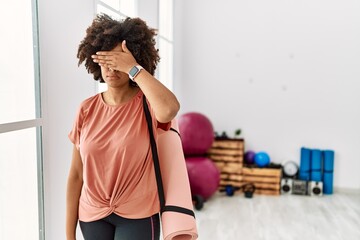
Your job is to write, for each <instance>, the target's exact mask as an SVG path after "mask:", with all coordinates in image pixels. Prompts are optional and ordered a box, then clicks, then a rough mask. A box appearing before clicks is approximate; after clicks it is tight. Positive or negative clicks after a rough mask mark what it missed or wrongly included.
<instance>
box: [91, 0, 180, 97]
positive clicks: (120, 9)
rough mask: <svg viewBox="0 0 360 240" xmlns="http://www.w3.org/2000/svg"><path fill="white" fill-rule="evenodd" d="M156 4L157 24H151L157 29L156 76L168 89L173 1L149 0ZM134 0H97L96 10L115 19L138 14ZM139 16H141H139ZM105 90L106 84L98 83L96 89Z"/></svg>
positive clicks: (169, 81) (171, 58)
mask: <svg viewBox="0 0 360 240" xmlns="http://www.w3.org/2000/svg"><path fill="white" fill-rule="evenodd" d="M151 1H152V2H154V4H157V5H158V13H155V12H154V13H153V14H147V15H148V16H151V15H154V18H155V19H157V20H158V26H151V27H152V28H157V29H158V38H157V44H158V48H159V54H160V58H161V60H160V62H159V65H158V67H157V70H156V73H155V75H156V77H157V78H158V79H159V80H160V81H161V82H162V83H163V84H164V85H165V86H167V87H168V88H169V89H171V90H172V88H173V4H172V3H173V1H172V0H151ZM139 2H141V1H136V0H97V1H96V12H97V13H106V14H108V15H109V16H112V17H114V18H116V19H123V18H125V17H127V16H129V17H136V16H138V3H139ZM140 17H141V16H140ZM105 90H106V84H104V83H99V84H98V91H99V92H103V91H105Z"/></svg>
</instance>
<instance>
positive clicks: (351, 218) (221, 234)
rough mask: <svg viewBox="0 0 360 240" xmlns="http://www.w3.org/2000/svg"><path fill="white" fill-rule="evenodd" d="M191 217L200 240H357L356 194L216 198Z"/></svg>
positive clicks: (359, 196) (359, 207) (359, 198)
mask: <svg viewBox="0 0 360 240" xmlns="http://www.w3.org/2000/svg"><path fill="white" fill-rule="evenodd" d="M196 218H197V226H198V231H199V240H243V239H244V240H282V239H284V240H285V239H286V240H297V239H299V240H360V191H352V192H349V191H347V192H344V191H342V192H339V191H338V192H336V193H335V194H333V195H325V196H322V197H309V196H296V195H283V196H264V195H256V196H254V198H252V199H248V198H245V197H244V196H243V195H242V194H241V195H236V196H233V197H227V196H224V195H221V194H216V195H215V196H213V197H212V198H210V199H209V200H208V201H207V202H206V203H205V205H204V208H203V209H202V210H200V211H196Z"/></svg>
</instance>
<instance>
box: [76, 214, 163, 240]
mask: <svg viewBox="0 0 360 240" xmlns="http://www.w3.org/2000/svg"><path fill="white" fill-rule="evenodd" d="M79 222H80V228H81V232H82V234H83V236H84V239H85V240H159V238H160V221H159V214H155V215H153V216H151V217H148V218H142V219H127V218H123V217H120V216H118V215H116V214H114V213H112V214H111V215H109V216H107V217H105V218H103V219H100V220H97V221H93V222H82V221H79Z"/></svg>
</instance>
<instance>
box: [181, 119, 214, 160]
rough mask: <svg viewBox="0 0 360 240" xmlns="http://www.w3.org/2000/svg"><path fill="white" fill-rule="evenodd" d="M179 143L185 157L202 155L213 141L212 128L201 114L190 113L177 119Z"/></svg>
mask: <svg viewBox="0 0 360 240" xmlns="http://www.w3.org/2000/svg"><path fill="white" fill-rule="evenodd" d="M178 123H179V130H180V135H181V142H182V145H183V150H184V154H185V155H202V154H204V153H206V152H207V150H208V149H209V148H210V147H211V145H212V143H213V141H214V128H213V126H212V124H211V122H210V120H209V119H208V118H207V117H206V116H205V115H203V114H201V113H197V112H191V113H186V114H183V115H181V116H180V117H179V119H178Z"/></svg>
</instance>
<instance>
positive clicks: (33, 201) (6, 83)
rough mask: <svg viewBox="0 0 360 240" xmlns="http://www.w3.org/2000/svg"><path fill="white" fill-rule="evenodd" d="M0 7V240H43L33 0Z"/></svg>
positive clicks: (36, 52) (39, 128)
mask: <svg viewBox="0 0 360 240" xmlns="http://www.w3.org/2000/svg"><path fill="white" fill-rule="evenodd" d="M1 10H2V11H1V14H0V27H1V29H2V31H3V33H6V34H4V36H2V37H1V38H0V45H1V46H3V48H2V54H3V55H4V56H6V57H3V58H1V59H0V72H1V80H0V81H1V88H0V111H1V114H0V191H1V194H0V239H29V240H35V239H44V229H43V228H44V212H43V210H44V206H43V178H42V154H41V153H42V150H41V129H42V118H41V108H40V77H39V65H38V64H39V60H38V56H39V52H38V32H37V24H38V23H37V1H36V0H32V1H27V0H13V1H7V2H6V3H4V4H2V9H1ZM14 13H16V21H11V24H9V19H12V18H14V16H13V15H14ZM19 59H20V60H21V61H19ZM19 219H21V221H19ZM15 223H16V224H15ZM19 229H21V231H19Z"/></svg>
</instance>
